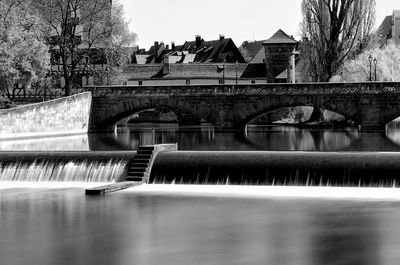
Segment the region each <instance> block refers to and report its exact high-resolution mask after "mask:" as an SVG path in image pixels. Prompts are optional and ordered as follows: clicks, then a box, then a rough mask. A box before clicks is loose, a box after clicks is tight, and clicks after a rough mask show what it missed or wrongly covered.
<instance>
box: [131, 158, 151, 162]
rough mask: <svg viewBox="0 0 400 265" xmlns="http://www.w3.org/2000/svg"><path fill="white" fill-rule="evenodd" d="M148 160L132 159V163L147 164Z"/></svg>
mask: <svg viewBox="0 0 400 265" xmlns="http://www.w3.org/2000/svg"><path fill="white" fill-rule="evenodd" d="M149 162H150V159H148V158H136V157H135V158H134V159H133V161H132V163H149Z"/></svg>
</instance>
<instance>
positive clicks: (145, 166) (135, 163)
mask: <svg viewBox="0 0 400 265" xmlns="http://www.w3.org/2000/svg"><path fill="white" fill-rule="evenodd" d="M148 164H149V163H139V162H132V163H130V164H129V168H133V167H136V168H141V167H142V168H147V166H148Z"/></svg>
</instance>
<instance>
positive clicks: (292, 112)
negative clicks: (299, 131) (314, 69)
mask: <svg viewBox="0 0 400 265" xmlns="http://www.w3.org/2000/svg"><path fill="white" fill-rule="evenodd" d="M314 108H315V106H313V105H311V104H310V105H298V106H284V107H273V108H267V109H265V110H262V111H259V112H256V113H254V114H251V115H249V116H248V117H247V118H245V119H244V120H243V121H242V126H244V127H246V126H247V125H249V124H251V123H252V122H254V121H256V120H257V119H260V118H262V117H265V116H267V115H268V117H267V118H265V119H264V120H265V121H269V124H273V122H276V121H279V120H281V121H283V120H284V119H286V120H288V122H287V123H288V124H289V123H292V124H298V123H303V122H307V121H308V120H309V119H310V117H311V115H312V113H313V111H314ZM319 108H320V109H321V111H322V115H323V118H324V121H326V122H332V121H335V122H345V121H346V120H347V118H346V117H345V116H344V115H342V114H340V113H337V112H335V111H331V110H329V109H326V108H323V107H319ZM285 115H286V116H285ZM291 120H293V121H291ZM283 123H285V122H283Z"/></svg>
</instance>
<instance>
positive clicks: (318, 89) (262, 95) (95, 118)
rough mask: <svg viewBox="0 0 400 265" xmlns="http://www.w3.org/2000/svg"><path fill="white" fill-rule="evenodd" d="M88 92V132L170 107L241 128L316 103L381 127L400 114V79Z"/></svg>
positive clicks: (370, 126)
mask: <svg viewBox="0 0 400 265" xmlns="http://www.w3.org/2000/svg"><path fill="white" fill-rule="evenodd" d="M85 90H86V91H89V92H91V93H92V106H91V114H90V123H89V131H98V130H109V129H112V128H113V127H114V125H115V124H116V123H117V122H118V121H121V120H123V119H124V118H126V117H127V116H130V115H133V114H135V113H138V112H141V111H145V110H149V109H157V108H161V109H168V110H170V111H173V112H175V113H176V114H177V116H178V120H180V119H186V120H188V119H192V120H194V121H200V120H205V121H208V122H210V123H212V124H214V125H215V128H216V129H217V130H219V129H220V130H223V129H243V128H244V127H245V126H246V124H248V123H249V122H250V121H251V120H253V119H255V118H257V117H259V116H261V115H263V114H265V113H268V112H270V111H272V110H275V109H278V108H282V107H290V106H319V107H321V108H323V109H327V110H330V111H333V112H336V113H338V114H341V115H343V116H344V117H346V118H347V119H351V120H353V121H354V122H355V123H356V124H357V125H361V128H362V129H365V130H368V129H381V130H383V129H384V128H385V125H386V124H387V123H388V122H390V121H392V120H393V119H395V118H397V117H399V116H400V83H393V82H383V83H382V82H368V83H310V84H306V83H305V84H264V85H204V86H201V85H193V86H190V85H189V86H157V87H155V86H149V87H142V86H136V87H130V86H113V87H104V86H98V87H87V88H86V89H85Z"/></svg>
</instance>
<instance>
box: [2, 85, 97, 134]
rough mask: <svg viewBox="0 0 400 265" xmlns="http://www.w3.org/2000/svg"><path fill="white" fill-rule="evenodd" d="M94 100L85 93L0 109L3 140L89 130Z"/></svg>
mask: <svg viewBox="0 0 400 265" xmlns="http://www.w3.org/2000/svg"><path fill="white" fill-rule="evenodd" d="M91 102H92V96H91V94H90V93H82V94H77V95H73V96H70V97H65V98H61V99H55V100H50V101H46V102H41V103H37V104H29V105H24V106H19V107H16V108H12V109H5V110H0V124H1V127H0V139H10V138H22V137H41V136H52V135H65V134H78V133H87V131H88V124H89V114H90V106H91Z"/></svg>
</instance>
